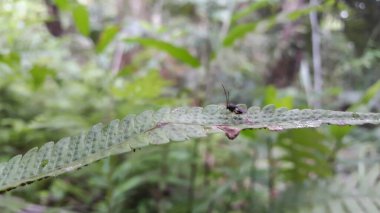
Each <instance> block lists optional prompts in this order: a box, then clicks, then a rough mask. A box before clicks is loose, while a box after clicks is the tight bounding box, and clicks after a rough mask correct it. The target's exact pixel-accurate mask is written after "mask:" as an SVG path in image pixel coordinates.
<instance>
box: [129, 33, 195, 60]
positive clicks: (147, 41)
mask: <svg viewBox="0 0 380 213" xmlns="http://www.w3.org/2000/svg"><path fill="white" fill-rule="evenodd" d="M126 41H127V42H131V43H138V44H140V45H142V46H144V47H150V48H155V49H158V50H161V51H163V52H166V53H167V54H169V55H170V56H172V57H173V58H176V59H178V60H180V61H182V62H183V63H185V64H188V65H190V66H192V67H199V66H200V62H199V60H198V59H197V58H195V57H194V56H192V55H191V54H190V53H189V51H188V50H186V49H185V48H182V47H178V46H175V45H173V44H171V43H168V42H165V41H160V40H157V39H153V38H138V37H136V38H128V39H126Z"/></svg>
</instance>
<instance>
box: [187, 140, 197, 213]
mask: <svg viewBox="0 0 380 213" xmlns="http://www.w3.org/2000/svg"><path fill="white" fill-rule="evenodd" d="M198 143H199V141H198V140H196V141H195V142H194V145H193V152H192V154H191V159H192V160H191V164H190V180H189V191H188V208H187V209H188V211H187V212H189V213H191V212H193V206H194V191H195V190H194V188H195V178H196V177H197V158H198Z"/></svg>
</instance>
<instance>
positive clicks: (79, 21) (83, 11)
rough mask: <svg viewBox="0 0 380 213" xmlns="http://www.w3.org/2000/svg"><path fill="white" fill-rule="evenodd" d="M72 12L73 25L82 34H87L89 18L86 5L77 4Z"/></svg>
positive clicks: (88, 32) (88, 31)
mask: <svg viewBox="0 0 380 213" xmlns="http://www.w3.org/2000/svg"><path fill="white" fill-rule="evenodd" d="M72 12H73V18H74V24H75V27H76V28H77V30H78V31H79V32H80V33H81V34H82V35H84V36H88V35H89V34H90V18H89V13H88V10H87V7H86V6H84V5H77V6H76V7H74V10H73V11H72Z"/></svg>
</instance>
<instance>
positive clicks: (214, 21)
mask: <svg viewBox="0 0 380 213" xmlns="http://www.w3.org/2000/svg"><path fill="white" fill-rule="evenodd" d="M46 2H49V3H53V4H47V3H46ZM289 2H292V1H272V0H261V1H255V2H251V1H216V0H215V1H198V0H185V1H176V0H171V1H157V2H152V1H146V0H144V1H85V0H82V1H76V0H54V1H53V0H46V1H37V0H6V1H4V2H2V3H0V22H1V23H2V24H1V25H0V33H1V35H2V37H1V38H0V46H1V49H0V146H1V149H0V160H1V161H6V160H8V159H9V158H10V157H11V156H14V155H16V154H20V153H25V152H26V151H27V150H29V149H30V148H32V147H34V146H40V145H42V144H44V143H46V142H47V141H52V140H54V141H56V140H58V139H60V138H61V137H63V136H66V135H74V134H77V133H79V132H81V131H83V130H86V129H87V128H89V127H90V126H91V125H93V124H95V123H98V122H108V121H110V120H111V119H114V118H121V117H123V116H125V115H126V114H131V113H139V112H142V111H143V110H145V109H157V108H160V107H162V106H165V105H169V106H179V105H202V104H206V103H224V96H223V92H222V90H221V86H220V83H223V84H224V85H225V86H227V88H230V90H231V98H232V100H233V101H234V102H240V103H245V104H248V105H252V104H255V105H265V104H269V103H270V104H274V105H275V106H276V107H289V108H293V107H294V108H308V107H311V106H308V105H307V103H308V98H309V97H310V96H313V95H314V94H313V93H308V92H307V91H305V90H304V88H303V87H302V84H303V83H304V82H301V81H302V79H301V78H300V79H298V78H296V80H293V81H291V82H290V83H289V86H287V87H286V88H283V87H282V88H281V87H279V86H278V87H276V85H268V84H269V83H268V81H267V80H266V79H267V76H268V75H270V76H272V77H273V78H278V79H282V78H284V77H283V76H282V75H280V74H281V73H280V74H279V73H277V72H274V71H273V72H272V70H274V68H273V67H276V64H279V66H278V67H280V68H282V69H283V70H288V71H289V70H290V71H295V72H297V71H298V69H297V66H294V67H293V66H291V65H292V63H293V61H292V60H290V62H289V61H288V60H285V59H287V58H285V59H284V57H283V58H282V56H284V55H287V54H288V55H289V56H290V57H289V58H290V59H296V58H297V57H298V56H299V55H297V51H301V52H302V54H301V55H303V59H302V60H304V61H312V60H313V59H312V57H311V45H310V39H309V38H310V23H309V21H308V13H309V12H310V11H315V12H318V15H319V20H320V23H321V32H320V35H321V38H322V52H321V56H322V62H323V69H324V72H325V73H324V76H323V77H324V90H323V94H321V96H320V97H318V98H319V99H320V101H321V103H322V104H321V105H322V106H323V108H326V109H336V110H345V109H355V110H361V111H370V110H372V111H377V112H378V111H380V105H379V103H380V102H379V101H380V96H379V94H380V93H379V89H380V87H379V78H380V74H379V73H380V71H379V60H378V59H379V51H380V50H379V49H380V47H379V46H378V35H379V33H378V32H379V31H378V21H377V22H375V21H374V20H378V19H376V14H377V15H378V13H376V10H373V9H376V8H378V7H379V3H378V2H377V3H375V1H373V2H371V3H370V4H369V3H368V2H365V1H359V0H358V1H356V0H350V1H344V2H342V1H331V0H330V1H323V2H322V4H321V5H320V6H318V7H311V6H308V5H307V4H306V5H301V6H299V5H298V7H297V5H288V4H290V3H289ZM54 3H55V6H56V7H52V6H51V5H53V6H54ZM363 4H364V8H363ZM49 5H50V6H49ZM290 6H294V7H295V8H296V9H294V10H290V11H286V10H285V9H284V8H288V7H290ZM54 8H55V9H54ZM56 9H58V10H56ZM49 11H53V13H51V12H49ZM54 11H59V14H58V17H59V22H60V25H61V27H62V28H63V34H62V35H61V36H55V35H52V34H51V33H50V31H49V30H48V29H47V25H46V21H47V20H51V18H52V17H51V16H52V14H53V15H54ZM374 11H375V12H374ZM347 15H348V17H347ZM357 17H360V19H357ZM366 17H370V18H367V19H366ZM374 17H375V18H374ZM358 22H360V23H365V27H364V29H365V32H366V33H362V31H361V30H352V29H358V27H360V26H364V25H361V24H360V25H359V24H358ZM289 26H290V27H289ZM283 29H285V30H283ZM363 32H364V31H363ZM97 34H98V35H97ZM93 35H97V36H95V37H93ZM292 35H293V36H292ZM90 37H91V38H90ZM126 41H129V42H126ZM151 48H154V49H155V50H151ZM161 52H163V53H167V54H160V53H161ZM173 59H177V60H173ZM281 59H284V60H281ZM280 62H281V63H280ZM187 65H190V66H187ZM280 70H281V69H280ZM310 75H311V74H310ZM379 137H380V131H379V128H378V127H367V126H364V127H361V128H353V127H347V128H342V127H334V126H329V127H324V128H320V129H317V130H316V129H303V130H294V131H287V132H279V133H277V132H268V131H264V130H258V131H254V132H253V131H245V132H243V133H242V136H240V137H239V138H238V139H236V140H235V141H234V142H230V141H226V139H225V138H223V137H222V136H213V137H210V138H208V139H205V140H202V141H192V142H185V143H178V144H170V145H167V146H162V147H149V148H146V149H144V150H137V151H136V152H134V153H130V154H128V155H120V156H115V157H111V158H109V159H106V160H103V161H100V162H98V163H96V164H93V165H91V166H89V167H85V168H83V169H81V170H79V171H76V172H72V173H69V174H66V175H63V176H61V177H59V178H52V179H47V180H44V181H40V182H38V183H36V184H32V185H30V186H25V187H23V188H20V189H17V190H14V191H11V192H9V193H7V194H5V195H1V197H0V207H3V209H6V211H7V212H20V211H21V209H24V210H25V209H28V206H29V208H31V207H30V206H33V205H32V204H34V205H38V208H41V209H44V210H46V211H45V212H49V211H52V212H54V211H55V210H57V209H58V210H59V211H60V212H62V211H64V210H67V211H70V212H185V211H186V212H295V211H296V210H302V209H306V210H310V209H313V208H317V207H318V208H319V209H322V210H326V209H328V210H329V211H331V212H338V211H339V209H342V208H343V209H344V211H343V212H349V211H350V210H352V211H353V210H355V208H356V207H358V206H359V208H362V210H363V209H364V210H363V211H367V210H368V209H370V207H371V203H372V204H373V202H375V201H373V199H372V198H376V196H379V194H378V190H377V191H376V190H375V191H370V190H367V189H368V187H367V188H365V187H364V188H363V187H362V188H360V187H357V188H355V187H353V188H354V189H355V190H357V191H358V192H360V193H358V194H355V196H356V198H355V199H354V201H352V200H350V202H348V201H346V200H345V199H342V200H343V201H342V202H338V201H337V200H336V199H335V198H337V197H338V198H339V197H343V198H344V197H348V196H349V195H350V194H349V193H348V192H347V191H344V190H342V191H339V190H336V189H334V187H331V186H334V184H336V183H341V182H342V180H345V179H347V178H350V180H351V183H347V184H348V185H349V184H351V185H354V183H368V184H372V185H373V187H374V188H375V187H377V185H378V182H377V181H372V182H371V181H367V180H365V179H360V178H356V179H355V177H356V176H355V174H359V175H361V176H362V177H363V176H365V175H366V174H367V173H368V174H371V175H370V176H371V177H378V176H379V173H378V172H377V173H376V171H377V170H376V169H373V170H372V169H371V170H370V171H373V172H371V173H370V172H368V170H369V169H368V168H376V167H378V162H377V161H378V159H379V153H378V150H379V143H378V139H379ZM351 176H352V178H351ZM374 179H376V178H374ZM359 185H360V184H358V186H359ZM326 186H330V187H326ZM340 186H341V188H344V187H345V186H346V185H344V184H343V185H340ZM369 188H370V186H369ZM306 195H307V196H306ZM321 197H322V198H325V199H320V198H321ZM364 198H366V199H364ZM367 198H368V199H367ZM326 199H327V201H326ZM334 199H335V200H334ZM330 201H331V202H330ZM332 201H336V202H332ZM372 201H373V202H372ZM326 203H327V204H326ZM348 203H354V204H350V205H348ZM350 208H352V209H350ZM367 208H368V209H367ZM334 210H336V211H334ZM41 211H43V210H41Z"/></svg>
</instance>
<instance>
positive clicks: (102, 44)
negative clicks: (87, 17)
mask: <svg viewBox="0 0 380 213" xmlns="http://www.w3.org/2000/svg"><path fill="white" fill-rule="evenodd" d="M118 32H119V28H118V27H117V26H115V25H111V26H107V27H106V28H105V29H104V31H103V32H102V34H101V35H100V39H99V41H98V43H97V44H96V52H97V53H101V52H103V50H104V49H105V48H106V47H107V46H108V44H109V43H110V42H111V41H112V39H113V38H114V37H115V36H116V35H117V33H118Z"/></svg>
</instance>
